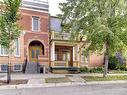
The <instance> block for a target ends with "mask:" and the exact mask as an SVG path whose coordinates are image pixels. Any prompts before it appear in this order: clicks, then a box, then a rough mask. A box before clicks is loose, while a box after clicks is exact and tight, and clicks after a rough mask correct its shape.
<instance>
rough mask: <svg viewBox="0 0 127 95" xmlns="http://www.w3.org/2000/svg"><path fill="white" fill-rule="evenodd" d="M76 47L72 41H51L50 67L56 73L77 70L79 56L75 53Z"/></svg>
mask: <svg viewBox="0 0 127 95" xmlns="http://www.w3.org/2000/svg"><path fill="white" fill-rule="evenodd" d="M77 51H78V47H77V46H75V45H73V44H72V43H67V42H66V43H59V42H52V44H51V54H50V55H51V58H50V69H51V71H53V72H54V71H57V73H60V72H61V71H62V72H64V73H65V72H68V71H69V72H70V71H78V70H79V67H80V58H79V57H80V56H79V53H77Z"/></svg>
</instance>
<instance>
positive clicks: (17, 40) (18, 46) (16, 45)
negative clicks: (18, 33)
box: [15, 39, 20, 56]
mask: <svg viewBox="0 0 127 95" xmlns="http://www.w3.org/2000/svg"><path fill="white" fill-rule="evenodd" d="M15 56H20V43H19V39H16V40H15Z"/></svg>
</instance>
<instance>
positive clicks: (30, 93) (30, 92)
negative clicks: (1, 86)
mask: <svg viewBox="0 0 127 95" xmlns="http://www.w3.org/2000/svg"><path fill="white" fill-rule="evenodd" d="M0 95H127V84H106V85H85V86H67V87H42V88H27V89H26V88H24V89H13V90H0Z"/></svg>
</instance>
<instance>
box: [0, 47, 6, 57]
mask: <svg viewBox="0 0 127 95" xmlns="http://www.w3.org/2000/svg"><path fill="white" fill-rule="evenodd" d="M0 55H1V56H7V55H8V51H7V49H6V48H4V47H2V46H1V45H0Z"/></svg>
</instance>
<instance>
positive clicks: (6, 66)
mask: <svg viewBox="0 0 127 95" xmlns="http://www.w3.org/2000/svg"><path fill="white" fill-rule="evenodd" d="M7 68H8V65H7V64H2V65H1V71H2V72H7Z"/></svg>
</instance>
